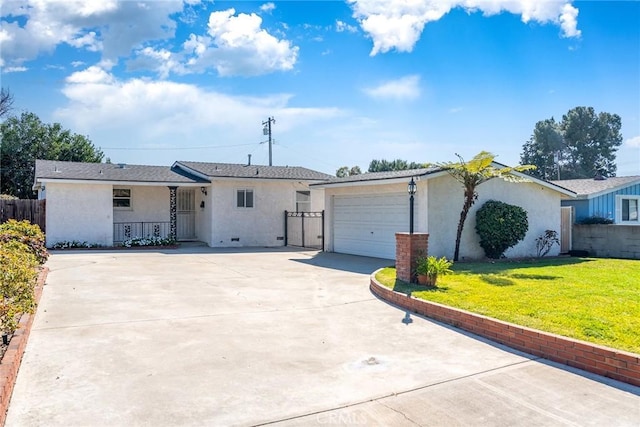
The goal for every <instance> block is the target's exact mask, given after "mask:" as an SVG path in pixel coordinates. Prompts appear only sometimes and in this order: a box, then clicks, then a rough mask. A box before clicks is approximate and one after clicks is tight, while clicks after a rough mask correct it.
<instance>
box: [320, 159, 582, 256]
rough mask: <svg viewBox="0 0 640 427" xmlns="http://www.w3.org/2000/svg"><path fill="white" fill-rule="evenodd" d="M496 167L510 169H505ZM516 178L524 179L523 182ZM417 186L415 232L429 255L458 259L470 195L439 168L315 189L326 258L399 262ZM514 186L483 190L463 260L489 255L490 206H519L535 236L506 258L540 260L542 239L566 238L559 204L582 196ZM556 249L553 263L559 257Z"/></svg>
mask: <svg viewBox="0 0 640 427" xmlns="http://www.w3.org/2000/svg"><path fill="white" fill-rule="evenodd" d="M495 166H497V167H504V165H500V164H498V163H496V164H495ZM516 174H517V175H520V176H523V177H525V175H523V174H519V173H516ZM411 178H413V179H414V180H415V182H416V183H417V191H416V194H415V196H414V197H415V201H414V232H423V233H429V243H428V252H429V254H430V255H435V256H446V257H447V258H453V253H454V249H455V238H456V230H457V226H458V220H459V218H460V211H461V210H462V205H463V197H464V196H463V189H462V186H461V185H460V183H459V182H458V181H456V180H455V179H453V178H452V177H451V176H450V175H449V174H448V173H447V172H446V171H445V170H443V169H442V168H440V167H433V168H426V169H416V170H406V171H395V172H379V173H365V174H362V175H356V176H349V177H345V178H333V179H331V180H329V181H325V182H321V183H316V184H312V185H311V188H312V189H313V188H318V189H324V198H325V201H324V205H325V250H326V251H333V252H342V253H349V254H355V255H366V256H373V257H380V258H389V259H394V258H395V249H396V242H395V233H396V232H407V231H409V194H408V192H407V184H408V183H409V180H410V179H411ZM527 178H528V182H521V183H513V182H507V181H504V180H502V179H497V178H496V179H491V180H489V181H487V182H485V183H483V184H481V185H480V186H479V187H478V200H477V201H476V203H475V204H474V205H473V207H472V208H471V211H470V212H469V216H468V217H467V221H466V223H465V228H464V231H463V234H462V241H461V247H460V260H465V259H466V260H470V259H480V258H483V257H484V251H483V249H482V248H481V247H480V245H479V238H478V235H477V233H476V231H475V214H476V211H477V210H478V209H479V208H480V207H481V206H482V205H483V204H484V203H485V202H486V201H488V200H498V201H502V202H505V203H509V204H512V205H517V206H520V207H522V208H524V209H525V210H526V211H527V216H528V221H529V231H528V232H527V234H526V237H525V239H524V240H523V241H521V242H520V243H518V244H517V245H516V246H514V247H513V248H510V249H508V250H507V252H506V253H505V255H506V256H507V257H526V256H535V255H536V246H535V239H536V238H537V237H539V236H540V235H541V234H543V233H544V232H545V230H554V231H556V232H557V233H558V234H560V228H561V218H560V202H561V200H562V199H565V198H566V199H568V198H574V197H575V193H573V192H572V191H570V190H567V189H565V188H562V187H560V186H557V185H554V184H552V183H550V182H547V181H543V180H540V179H537V178H533V177H528V176H527ZM558 253H559V247H557V246H556V247H554V248H553V251H552V252H550V255H557V254H558Z"/></svg>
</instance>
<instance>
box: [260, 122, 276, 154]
mask: <svg viewBox="0 0 640 427" xmlns="http://www.w3.org/2000/svg"><path fill="white" fill-rule="evenodd" d="M275 122H276V119H274V118H273V117H269V118H268V119H267V121H266V122H262V126H264V128H262V133H263V134H265V135H269V166H273V164H272V163H273V162H272V150H271V145H272V143H273V139H272V138H271V123H274V124H275Z"/></svg>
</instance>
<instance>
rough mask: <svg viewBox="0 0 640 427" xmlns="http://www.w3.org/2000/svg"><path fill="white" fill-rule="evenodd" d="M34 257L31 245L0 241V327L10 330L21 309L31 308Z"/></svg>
mask: <svg viewBox="0 0 640 427" xmlns="http://www.w3.org/2000/svg"><path fill="white" fill-rule="evenodd" d="M37 266H38V260H37V258H36V256H35V255H33V253H32V251H31V249H30V248H29V247H28V246H27V245H26V244H24V243H21V242H19V241H17V240H9V241H5V242H0V293H1V295H0V297H1V298H2V300H1V301H0V329H2V333H3V334H11V333H13V332H14V331H15V330H16V328H17V327H18V321H19V320H20V317H19V316H20V315H22V313H32V312H33V310H34V308H35V292H34V288H35V283H36V279H37V277H38V272H37V270H36V267H37Z"/></svg>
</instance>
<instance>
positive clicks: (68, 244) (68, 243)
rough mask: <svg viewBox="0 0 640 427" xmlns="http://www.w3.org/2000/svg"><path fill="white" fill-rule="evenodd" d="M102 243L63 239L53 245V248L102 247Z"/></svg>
mask: <svg viewBox="0 0 640 427" xmlns="http://www.w3.org/2000/svg"><path fill="white" fill-rule="evenodd" d="M101 247H102V245H99V244H97V243H88V242H80V241H78V240H63V241H61V242H56V243H54V244H53V245H52V246H51V249H72V248H84V249H88V248H101Z"/></svg>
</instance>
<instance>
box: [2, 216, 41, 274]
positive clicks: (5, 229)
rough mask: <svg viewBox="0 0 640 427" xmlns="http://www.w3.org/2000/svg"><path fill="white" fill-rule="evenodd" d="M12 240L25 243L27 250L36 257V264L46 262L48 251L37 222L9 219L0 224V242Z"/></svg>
mask: <svg viewBox="0 0 640 427" xmlns="http://www.w3.org/2000/svg"><path fill="white" fill-rule="evenodd" d="M12 240H15V241H18V242H20V243H24V244H25V245H27V247H28V249H29V251H30V252H31V253H32V254H33V256H35V257H36V260H37V261H38V264H40V265H42V264H44V263H45V262H47V259H48V258H49V252H47V247H46V245H45V237H44V233H43V232H42V230H40V227H39V226H38V225H37V224H31V223H30V222H29V221H26V220H25V221H16V220H15V219H10V220H9V221H7V222H5V223H4V224H2V225H0V243H2V242H9V241H12Z"/></svg>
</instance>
